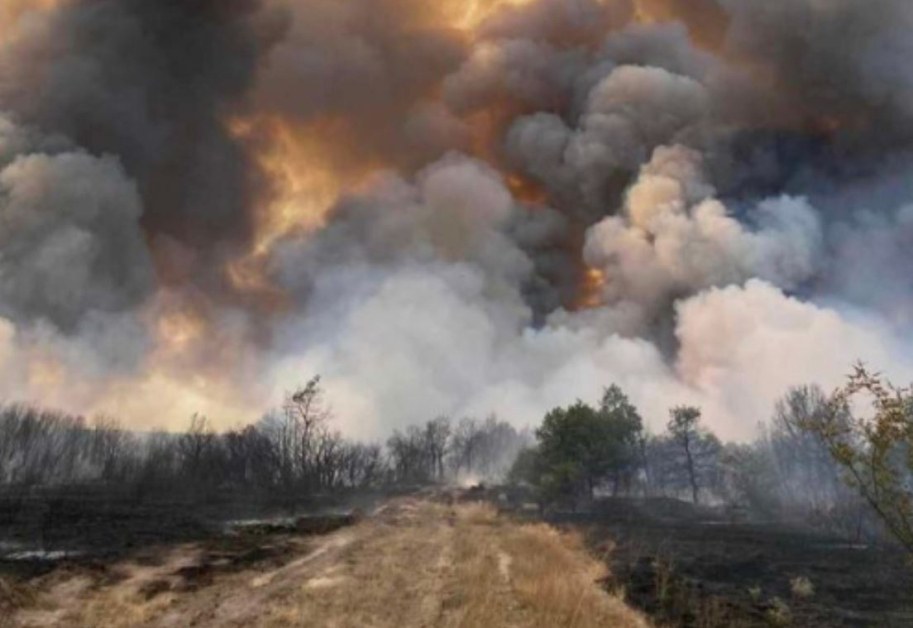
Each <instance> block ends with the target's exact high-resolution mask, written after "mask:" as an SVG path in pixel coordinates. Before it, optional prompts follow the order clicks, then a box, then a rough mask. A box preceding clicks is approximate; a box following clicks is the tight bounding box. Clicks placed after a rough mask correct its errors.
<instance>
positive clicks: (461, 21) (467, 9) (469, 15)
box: [448, 0, 532, 31]
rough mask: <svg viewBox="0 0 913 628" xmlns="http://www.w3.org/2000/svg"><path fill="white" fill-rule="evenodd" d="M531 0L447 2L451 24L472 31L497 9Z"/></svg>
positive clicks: (530, 0) (519, 4)
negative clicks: (451, 16)
mask: <svg viewBox="0 0 913 628" xmlns="http://www.w3.org/2000/svg"><path fill="white" fill-rule="evenodd" d="M530 2H532V0H457V1H456V2H451V3H450V4H449V6H450V7H452V8H451V9H450V10H449V11H448V12H449V13H451V14H452V15H453V22H452V23H453V24H454V25H455V26H456V27H457V28H459V29H460V30H464V31H473V30H475V29H477V28H478V27H479V25H481V24H482V23H483V22H484V21H485V20H487V19H488V18H489V17H491V15H492V14H493V13H495V12H496V11H497V10H498V9H502V8H504V7H511V6H522V5H524V4H529V3H530Z"/></svg>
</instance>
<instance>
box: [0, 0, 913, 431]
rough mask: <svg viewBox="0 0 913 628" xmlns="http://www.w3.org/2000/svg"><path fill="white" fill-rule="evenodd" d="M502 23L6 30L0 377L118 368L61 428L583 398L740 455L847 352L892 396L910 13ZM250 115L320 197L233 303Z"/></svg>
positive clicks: (124, 23)
mask: <svg viewBox="0 0 913 628" xmlns="http://www.w3.org/2000/svg"><path fill="white" fill-rule="evenodd" d="M498 4H499V3H497V2H487V3H486V2H479V3H468V2H458V1H457V0H449V1H443V2H440V3H428V2H424V1H421V0H349V1H346V2H340V1H339V0H260V1H258V0H228V1H216V0H194V1H177V0H116V1H115V0H70V1H64V2H61V3H60V4H59V5H58V6H57V7H56V8H53V9H47V10H41V11H35V12H33V13H31V14H22V15H19V17H18V18H17V20H16V22H15V23H14V24H13V25H12V26H9V27H7V29H8V30H7V31H5V32H3V33H2V35H3V36H2V37H0V42H2V43H0V111H2V112H3V113H2V117H0V120H2V123H0V124H2V126H0V221H2V224H3V225H4V230H3V233H2V234H0V316H2V317H3V319H5V320H4V321H2V322H3V323H4V324H3V325H0V362H4V365H6V364H11V363H12V361H14V360H26V361H31V362H34V361H35V358H33V357H31V356H33V355H34V354H35V352H36V350H37V349H36V348H40V349H41V355H42V356H45V355H48V354H50V355H52V356H59V355H63V356H65V357H66V359H63V360H62V361H63V363H64V364H65V365H67V364H74V363H76V362H78V361H79V359H78V357H75V356H83V355H85V353H86V352H88V353H89V354H91V355H93V356H96V355H97V354H98V353H99V352H103V353H104V355H105V356H116V355H118V350H117V349H118V347H121V346H123V347H126V349H125V350H124V352H123V353H124V354H125V355H128V356H132V358H131V359H130V360H123V359H122V360H121V361H120V362H118V361H117V360H115V363H118V364H124V363H126V362H133V363H135V365H136V367H137V370H136V374H135V375H131V377H133V378H135V379H128V380H127V381H126V382H125V381H124V380H122V379H118V378H116V377H112V379H110V380H108V379H105V377H102V378H101V380H99V381H97V382H94V383H93V384H92V385H91V386H88V387H87V389H86V391H82V392H84V395H83V396H81V397H79V399H80V400H82V399H87V400H88V401H86V402H85V403H84V404H83V405H85V406H86V407H87V408H88V409H96V408H105V409H110V408H115V409H117V408H122V409H123V408H127V409H129V410H131V411H133V410H134V409H135V408H136V407H137V406H138V405H143V404H141V403H140V401H139V400H144V399H151V400H153V401H152V403H151V404H148V405H150V406H155V405H156V403H160V402H158V401H156V399H159V398H165V397H168V398H173V397H180V398H181V399H183V400H184V401H182V403H180V404H176V405H175V407H178V408H180V409H181V411H184V409H185V408H187V407H189V406H190V405H192V404H200V405H203V406H204V408H201V409H205V408H206V407H210V408H217V409H218V410H219V411H223V410H224V409H225V408H226V407H227V406H236V407H237V408H238V410H237V413H236V414H234V415H233V416H231V417H226V418H225V421H230V420H232V419H235V418H238V417H239V416H242V415H244V416H246V414H245V413H246V412H248V411H249V410H250V408H252V407H255V406H257V405H259V404H261V403H262V404H263V405H266V403H267V402H268V401H269V400H271V399H274V398H275V397H276V396H277V395H278V394H280V393H281V391H282V389H283V388H285V387H292V386H293V385H294V384H295V383H297V382H299V381H301V380H304V379H307V377H308V376H309V375H310V374H312V373H313V372H320V373H323V374H324V375H325V381H326V382H327V384H328V386H329V388H330V394H331V395H333V397H334V400H336V401H337V406H338V410H339V414H340V415H341V416H342V417H343V420H344V421H346V422H347V427H348V429H350V430H352V431H356V430H360V431H363V432H366V433H369V434H375V433H381V432H383V431H386V428H387V427H389V426H390V425H391V424H392V425H400V424H404V423H407V422H412V421H417V420H424V419H426V418H428V417H429V416H431V415H434V414H437V413H439V412H452V413H474V414H479V415H481V414H488V413H489V412H490V411H492V410H495V411H498V412H500V413H501V414H502V415H503V416H505V418H508V419H511V420H514V421H516V422H518V423H524V422H530V421H533V420H535V419H536V418H537V417H538V416H540V415H541V413H542V411H543V410H545V409H547V408H548V407H549V406H552V405H557V404H562V403H567V402H568V401H572V400H573V399H574V398H576V397H580V398H584V399H589V398H595V396H596V394H597V393H598V390H600V389H601V387H602V386H604V385H606V384H609V383H611V382H613V381H614V382H618V383H620V384H622V385H623V387H624V388H626V389H627V390H628V391H629V392H630V393H631V395H632V397H633V398H634V399H635V401H637V402H638V403H639V405H641V406H642V407H644V408H645V409H646V411H647V412H648V413H649V414H650V415H651V417H656V418H655V420H657V421H659V420H662V417H663V416H664V415H665V408H666V407H667V406H669V405H674V404H676V403H683V402H690V403H697V404H700V405H702V406H704V408H705V416H707V417H708V418H709V419H710V420H711V421H713V422H714V423H715V427H716V429H717V431H718V432H719V433H721V434H722V435H723V436H732V437H744V436H746V435H747V434H749V433H750V431H751V429H752V427H753V425H754V424H755V423H756V422H757V421H758V420H760V419H761V418H763V417H765V416H767V415H768V414H769V406H770V404H771V403H772V401H773V400H774V399H776V398H778V397H779V396H780V395H781V394H782V393H783V391H784V390H785V389H786V388H787V387H788V386H790V385H792V384H795V383H797V382H805V381H821V382H822V383H823V384H826V385H831V384H833V383H835V382H836V381H837V380H839V378H840V376H841V375H842V373H843V372H844V371H845V370H846V368H847V367H848V366H849V363H850V362H852V361H853V360H854V359H856V358H867V359H870V360H872V361H873V362H877V363H878V364H879V366H883V367H884V368H886V369H888V370H893V371H894V375H895V377H896V376H897V375H898V374H899V376H901V377H902V376H907V375H908V374H911V373H913V370H911V369H910V363H909V361H908V360H906V359H903V358H902V357H898V352H897V351H896V346H898V339H899V338H901V339H902V338H903V337H904V336H905V335H906V336H908V335H909V325H910V323H911V321H910V319H909V314H907V312H909V311H910V307H911V305H913V299H911V295H913V283H911V280H910V279H909V277H907V274H908V273H907V274H905V273H904V270H903V269H905V268H908V267H909V266H910V264H911V263H913V257H911V256H913V254H911V253H910V251H911V250H913V248H911V247H910V243H911V242H913V218H911V215H913V214H911V210H910V207H911V204H913V186H911V184H910V183H909V181H908V178H909V177H908V176H907V173H908V170H909V166H910V165H911V163H913V161H911V156H913V152H911V149H913V143H911V141H913V134H911V114H913V97H911V94H913V89H911V87H913V75H911V72H910V71H909V70H908V66H909V64H908V63H906V59H907V58H909V56H910V52H913V50H911V48H913V36H911V35H910V32H913V30H911V28H910V27H911V26H913V23H911V22H913V9H911V8H910V7H909V6H908V3H907V2H906V1H905V0H877V1H876V2H872V3H866V4H863V3H859V2H855V1H852V0H836V1H834V2H827V3H825V2H820V1H818V0H773V1H763V2H762V1H761V0H700V1H694V0H637V1H634V0H530V1H529V2H525V3H500V8H495V7H496V5H498ZM484 6H489V7H490V12H489V13H488V14H487V15H486V16H483V18H484V19H483V18H473V15H472V14H469V13H467V11H469V9H471V8H473V7H476V8H482V7H484ZM470 18H473V19H475V20H476V21H473V19H470ZM239 121H240V122H242V123H246V124H247V125H248V127H249V132H247V133H245V134H243V139H241V138H242V135H241V134H239V133H238V132H237V128H236V126H235V125H236V124H238V123H239ZM264 121H266V122H267V123H271V124H279V125H280V126H281V127H282V128H283V129H285V130H286V131H287V133H288V135H289V137H291V138H293V140H294V141H299V142H305V143H306V142H310V144H309V146H310V147H311V153H313V154H309V158H310V161H309V162H308V163H307V164H306V165H304V164H297V163H293V162H292V161H289V162H288V163H286V164H280V165H286V166H289V167H291V168H298V169H300V170H301V172H299V173H298V174H300V175H302V176H304V175H307V174H308V172H307V169H308V168H317V169H322V170H326V171H329V172H331V173H333V174H334V175H338V178H339V180H340V181H345V182H346V185H345V187H344V189H341V190H340V193H341V196H340V198H339V200H338V202H337V203H335V205H334V206H333V207H332V208H327V210H326V214H325V215H321V216H318V217H317V219H316V220H313V221H312V223H309V224H315V223H320V227H319V228H317V229H313V228H310V229H309V228H305V226H304V225H300V226H299V227H300V228H291V229H289V230H288V233H285V234H284V236H283V237H278V238H277V239H276V240H275V241H274V242H273V241H271V244H270V246H269V247H268V250H266V251H265V252H264V251H258V257H257V258H256V261H257V263H259V264H260V266H259V267H257V268H258V270H259V272H260V275H257V276H256V277H255V279H256V281H247V284H251V283H252V284H255V285H256V289H251V288H250V287H249V286H248V287H246V288H245V287H243V286H242V287H239V284H245V282H244V281H242V282H237V281H234V282H233V281H230V280H229V279H230V275H231V272H230V270H231V269H232V268H233V265H234V264H235V263H236V262H238V261H239V260H246V259H247V256H248V255H249V254H250V252H251V250H252V248H253V241H254V240H255V239H256V236H257V228H258V219H260V218H262V214H263V212H264V211H267V209H268V208H269V207H270V206H271V205H270V203H271V200H273V199H274V197H275V195H276V194H278V192H279V191H281V190H279V188H281V186H282V184H283V182H282V181H279V180H277V179H276V178H275V176H276V175H275V173H274V172H272V171H271V170H269V168H267V167H266V166H265V165H264V160H263V159H262V157H263V154H264V152H266V153H268V150H267V149H268V148H269V147H270V146H271V142H273V141H274V140H275V137H272V136H270V135H269V133H267V132H265V131H264V130H263V129H266V128H269V124H264ZM261 125H262V126H261ZM314 146H316V147H317V148H316V149H314V148H313V147H314ZM315 150H316V152H314V151H315ZM289 159H291V158H289ZM364 173H370V176H368V177H362V176H361V175H363V174H364ZM356 174H357V175H358V177H357V179H358V183H359V184H358V185H357V186H356V185H354V184H353V185H352V186H351V187H349V182H351V181H353V180H355V179H356V177H355V175H356ZM310 200H311V199H308V198H300V199H299V201H301V202H303V203H307V202H308V201H310ZM312 218H313V217H312ZM302 220H303V219H302ZM293 227H294V225H293ZM280 235H282V234H280ZM248 279H249V278H248ZM175 304H178V305H179V306H180V307H177V306H175ZM188 304H190V306H191V307H189V309H190V310H191V312H192V314H193V316H190V317H183V316H177V317H175V316H171V314H173V312H172V309H177V310H180V312H179V313H181V314H182V315H183V314H184V313H185V312H184V310H183V309H182V308H184V309H188ZM99 321H101V322H99ZM108 326H110V327H111V329H112V330H115V331H111V332H110V334H109V333H107V332H105V331H104V330H105V328H106V327H108ZM125 330H126V331H125ZM130 330H138V331H137V332H136V333H135V334H134V333H133V332H132V331H130ZM147 335H148V336H149V342H148V344H147V343H146V342H145V340H143V341H135V340H134V338H135V337H139V338H140V339H141V340H142V338H143V337H145V336H147ZM95 347H100V348H101V349H96V348H95ZM4 352H5V353H4ZM4 355H6V356H7V357H5V358H4V357H2V356H4ZM10 356H11V357H10ZM23 356H25V357H23ZM102 361H104V360H102ZM31 362H30V363H31ZM39 362H40V361H39ZM213 365H217V366H213ZM38 366H39V367H40V368H36V369H34V370H35V372H38V373H46V371H48V369H47V368H46V365H45V364H44V363H43V362H40V363H39V364H38ZM7 368H8V367H6V366H4V368H3V369H0V372H3V373H5V372H6V370H5V369H7ZM101 370H102V371H103V370H104V369H101ZM194 370H195V371H196V373H197V374H199V373H201V372H202V373H204V375H203V376H200V377H199V378H196V379H195V378H194V377H189V376H187V374H188V373H189V372H193V371H194ZM51 372H52V373H53V372H55V371H53V369H51ZM22 377H25V379H26V380H27V381H24V382H23V381H20V380H21V378H22ZM30 378H31V379H30ZM39 380H40V381H39ZM51 380H53V378H51ZM198 380H199V381H198ZM47 381H48V378H47V377H44V379H41V378H32V376H31V375H28V376H20V379H19V380H17V382H18V383H17V384H16V386H17V389H20V390H25V391H27V392H26V394H27V395H34V394H36V392H34V391H39V390H44V388H43V387H46V386H47V385H48V384H47ZM213 381H216V382H218V384H219V385H216V386H215V387H209V388H207V386H210V385H211V382H213ZM200 382H202V383H200ZM131 387H133V388H131ZM10 389H12V387H11V386H4V387H3V390H10ZM114 389H116V391H117V394H116V395H113V396H112V392H111V391H112V390H114ZM134 389H135V390H139V391H142V392H141V393H138V394H137V395H134V396H133V398H131V400H130V403H127V404H124V403H123V399H124V398H126V397H131V395H129V394H125V393H124V391H125V390H134ZM163 390H166V391H167V394H163V393H162V391H163ZM227 390H228V391H231V392H229V393H226V391H227ZM240 391H244V392H243V395H242V393H241V392H240ZM226 394H228V396H229V397H230V401H225V395H226ZM236 395H237V396H243V397H244V398H243V399H241V400H238V399H236V398H235V396H236ZM217 396H219V397H220V398H219V403H215V402H213V399H215V398H216V397H217ZM112 398H116V401H113V402H112V401H111V399H112ZM80 402H81V401H80ZM148 416H149V414H146V415H144V416H143V419H146V418H147V417H148ZM181 418H182V417H175V418H173V419H172V420H181ZM212 418H213V419H215V420H220V419H221V418H222V417H220V416H213V417H212Z"/></svg>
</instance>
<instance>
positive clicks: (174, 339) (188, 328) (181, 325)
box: [156, 309, 206, 355]
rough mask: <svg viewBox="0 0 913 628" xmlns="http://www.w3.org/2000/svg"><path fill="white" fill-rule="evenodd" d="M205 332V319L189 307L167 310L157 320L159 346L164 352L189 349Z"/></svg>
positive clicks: (179, 351) (173, 352) (177, 352)
mask: <svg viewBox="0 0 913 628" xmlns="http://www.w3.org/2000/svg"><path fill="white" fill-rule="evenodd" d="M205 332H206V323H205V321H203V319H202V318H201V317H200V316H199V315H197V314H196V313H194V312H192V311H190V310H189V309H173V310H168V311H165V312H164V313H162V314H161V315H160V317H159V318H158V320H157V321H156V336H157V339H158V344H157V346H158V348H159V350H160V351H161V352H162V353H164V354H169V355H170V354H179V353H181V352H184V351H187V350H189V349H190V348H191V347H192V346H193V345H194V344H195V343H197V342H198V341H199V340H200V339H201V338H202V337H203V335H204V334H205Z"/></svg>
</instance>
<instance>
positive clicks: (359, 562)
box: [14, 499, 648, 628]
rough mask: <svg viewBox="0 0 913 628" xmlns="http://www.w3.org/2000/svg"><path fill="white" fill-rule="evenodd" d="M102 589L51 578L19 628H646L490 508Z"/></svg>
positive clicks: (556, 538) (591, 572)
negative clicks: (225, 568) (152, 588)
mask: <svg viewBox="0 0 913 628" xmlns="http://www.w3.org/2000/svg"><path fill="white" fill-rule="evenodd" d="M193 559H194V554H193V551H192V548H184V549H183V550H182V551H181V552H178V553H177V555H176V556H174V557H171V558H169V559H168V560H167V561H166V562H165V564H164V565H163V566H162V567H161V568H155V569H152V570H145V571H142V572H141V573H140V572H137V571H136V570H135V569H134V570H132V571H130V570H129V569H126V568H127V566H126V565H125V566H124V568H125V569H126V570H127V571H130V573H131V577H129V578H125V579H123V580H120V581H118V582H116V583H111V584H109V585H106V586H97V583H95V584H93V585H91V586H89V585H87V584H86V582H85V578H82V579H80V578H79V577H78V576H75V575H74V576H73V577H71V578H69V579H61V580H58V581H57V582H56V583H55V584H54V586H53V587H49V588H47V589H46V590H45V591H44V592H43V598H42V599H43V601H42V604H43V605H44V606H45V607H47V608H48V610H40V611H39V610H38V609H35V610H33V611H32V612H31V613H22V614H20V615H18V616H17V617H16V620H15V623H14V625H19V626H25V625H52V624H53V625H72V626H95V625H106V626H108V625H111V626H115V625H123V626H126V625H130V626H183V625H191V624H193V625H200V626H244V627H252V626H290V625H292V626H321V627H323V626H326V627H329V628H332V627H348V626H352V627H355V626H357V627H359V628H361V627H366V628H371V627H377V628H381V627H391V628H392V627H394V626H395V627H397V628H399V627H404V628H408V627H416V628H418V627H428V626H444V627H448V628H450V627H454V628H455V627H470V628H472V627H476V626H479V627H483V626H484V627H486V628H487V627H496V626H523V627H526V626H529V627H543V628H544V627H546V626H547V627H549V628H551V627H565V626H566V627H574V628H587V627H589V626H618V627H622V628H627V627H637V626H647V625H648V623H647V622H646V621H645V620H644V619H643V618H642V617H641V616H640V615H639V614H637V613H635V612H634V611H632V610H631V609H629V608H627V607H626V606H625V605H624V603H623V602H622V601H621V600H620V599H619V598H617V597H614V596H612V595H610V594H608V593H606V592H605V591H604V590H603V589H602V588H601V587H600V586H599V584H598V583H597V580H598V579H599V578H600V577H602V576H603V575H604V572H603V568H602V567H601V565H600V564H599V563H598V562H597V561H595V560H593V559H591V558H590V557H589V556H588V555H587V554H586V552H585V551H584V549H583V547H582V543H581V541H580V539H579V538H578V537H576V536H571V535H565V534H561V533H559V532H557V531H556V530H554V529H552V528H549V527H548V526H545V525H520V524H517V523H515V522H512V521H510V520H507V519H502V518H500V517H498V515H497V514H496V512H495V511H494V510H493V509H492V508H490V507H489V506H486V505H481V504H459V505H447V504H441V503H436V502H433V501H430V500H418V499H401V500H397V501H395V502H393V503H392V504H390V505H389V506H388V507H386V508H385V509H384V511H383V512H382V513H380V514H379V515H377V516H374V517H371V518H368V519H366V520H365V521H363V522H361V523H359V524H358V525H356V526H354V527H353V528H349V529H345V530H340V531H338V532H335V533H333V534H330V535H328V536H326V537H323V538H321V539H319V540H317V541H315V542H313V543H311V544H309V545H307V546H304V545H303V546H302V547H301V548H300V553H298V554H295V555H293V556H289V559H288V561H287V562H286V563H284V564H283V565H281V566H270V567H261V568H257V569H250V570H244V571H242V572H239V573H232V574H224V575H219V576H218V577H217V578H215V579H214V581H212V582H210V583H208V584H207V585H206V586H202V587H200V588H196V589H193V590H186V591H183V590H180V589H176V588H172V589H171V590H167V591H165V592H164V593H162V594H161V595H158V596H155V597H154V598H152V599H147V597H145V596H144V595H143V593H142V591H143V586H144V585H148V584H149V582H155V581H156V580H155V579H156V578H161V577H163V574H166V573H169V572H172V571H173V569H174V567H175V566H176V565H177V564H181V561H184V563H186V562H192V561H193Z"/></svg>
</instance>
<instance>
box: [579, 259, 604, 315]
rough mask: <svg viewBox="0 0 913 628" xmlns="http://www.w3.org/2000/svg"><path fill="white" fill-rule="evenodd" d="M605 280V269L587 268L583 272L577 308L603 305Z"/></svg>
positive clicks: (585, 308)
mask: <svg viewBox="0 0 913 628" xmlns="http://www.w3.org/2000/svg"><path fill="white" fill-rule="evenodd" d="M605 282H606V274H605V272H604V271H602V270H600V269H598V268H592V267H590V268H587V269H586V271H585V272H584V273H583V281H582V282H581V286H580V299H579V300H578V302H577V309H581V310H587V309H592V308H596V307H599V306H601V305H602V304H603V301H602V288H603V286H604V285H605Z"/></svg>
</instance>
